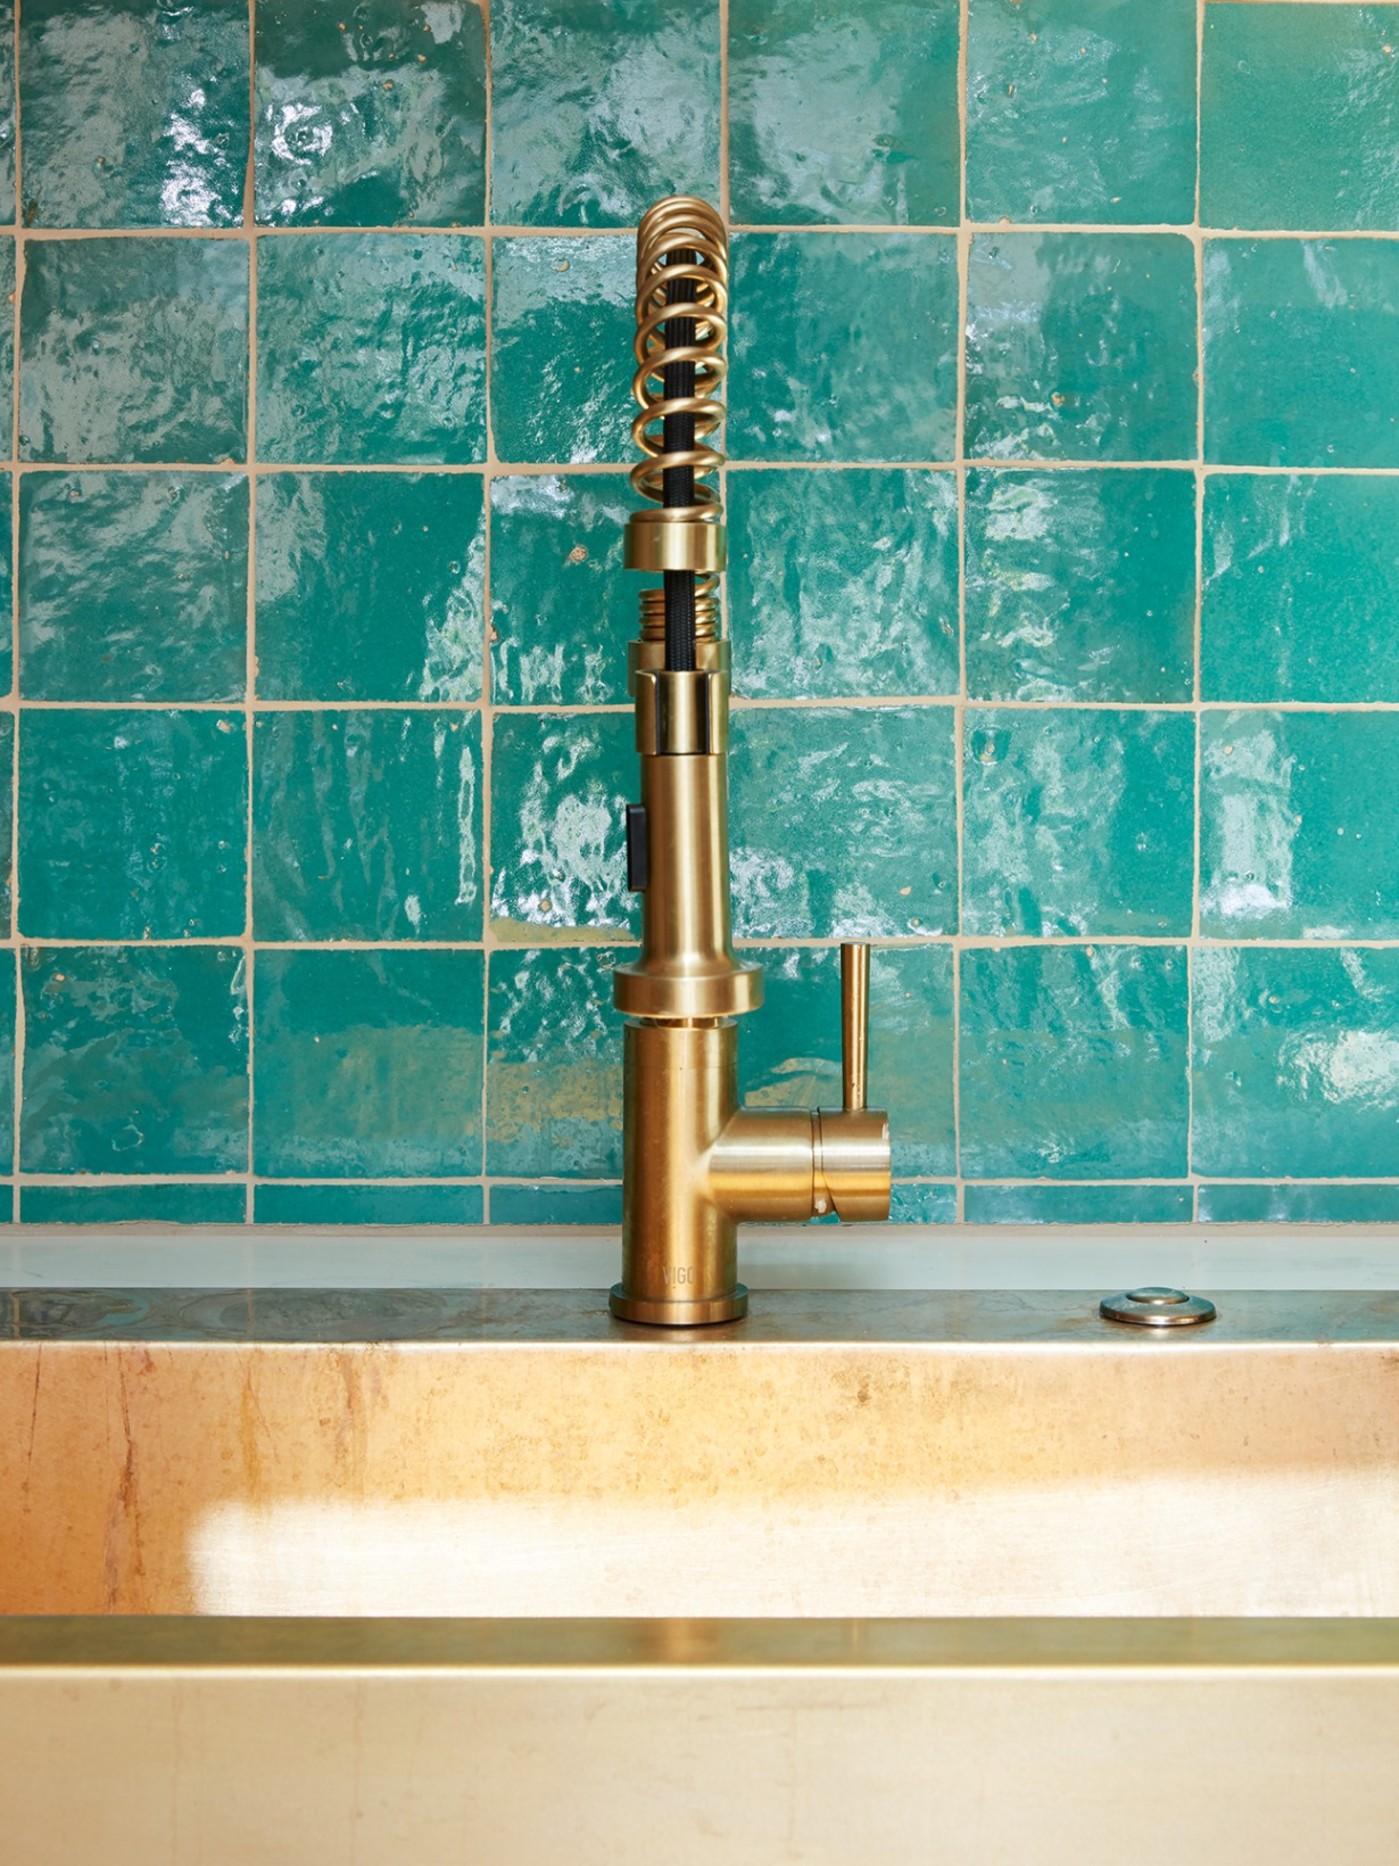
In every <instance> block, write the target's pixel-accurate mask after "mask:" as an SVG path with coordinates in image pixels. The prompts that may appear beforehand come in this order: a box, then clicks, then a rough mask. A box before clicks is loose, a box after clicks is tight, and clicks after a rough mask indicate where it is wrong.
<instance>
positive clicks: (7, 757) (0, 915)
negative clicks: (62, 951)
mask: <svg viewBox="0 0 1399 1866" xmlns="http://www.w3.org/2000/svg"><path fill="white" fill-rule="evenodd" d="M14 768H15V719H14V714H13V713H0V851H3V853H0V938H3V939H9V938H10V935H11V923H12V913H13V907H14V889H13V875H12V873H11V863H10V854H9V851H10V849H11V848H12V847H13V845H14V831H15V786H14ZM3 1170H4V1169H3V1165H0V1171H3Z"/></svg>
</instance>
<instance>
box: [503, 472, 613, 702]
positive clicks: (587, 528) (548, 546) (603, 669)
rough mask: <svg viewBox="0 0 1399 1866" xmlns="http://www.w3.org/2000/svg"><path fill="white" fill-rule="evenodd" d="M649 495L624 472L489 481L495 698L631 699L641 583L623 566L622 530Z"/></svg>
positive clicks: (550, 699) (537, 700)
mask: <svg viewBox="0 0 1399 1866" xmlns="http://www.w3.org/2000/svg"><path fill="white" fill-rule="evenodd" d="M644 503H645V501H644V500H642V499H639V498H638V497H637V495H636V494H635V493H634V492H633V491H632V489H631V486H630V484H629V482H628V480H627V478H626V476H625V475H624V474H621V473H588V474H582V473H576V474H563V473H529V474H519V475H515V476H510V477H507V478H503V479H496V480H493V481H492V482H491V698H492V699H493V700H494V701H495V703H496V705H497V706H606V705H609V704H611V705H615V704H618V703H621V704H625V702H626V698H627V644H628V643H629V642H630V641H631V640H632V639H633V637H634V636H635V635H636V632H637V628H638V617H639V614H640V593H641V589H642V587H643V586H642V583H641V581H640V579H639V578H638V577H637V576H636V575H635V573H634V572H632V571H629V570H623V568H622V536H623V533H624V531H625V529H626V523H627V519H628V517H629V516H630V515H631V513H632V512H634V511H635V510H636V509H637V508H638V507H639V506H641V505H643V504H644Z"/></svg>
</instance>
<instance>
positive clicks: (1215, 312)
mask: <svg viewBox="0 0 1399 1866" xmlns="http://www.w3.org/2000/svg"><path fill="white" fill-rule="evenodd" d="M1396 19H1397V20H1399V15H1396ZM1397 320H1399V243H1396V242H1395V241H1393V240H1222V239H1216V240H1208V241H1206V243H1205V305H1204V333H1205V357H1204V366H1205V457H1206V459H1208V460H1218V461H1223V462H1225V463H1226V464H1228V465H1231V466H1294V467H1309V466H1318V467H1320V466H1326V467H1335V466H1351V467H1395V466H1399V346H1396V344H1395V342H1394V332H1395V328H1396V321H1397Z"/></svg>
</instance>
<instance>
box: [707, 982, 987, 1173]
mask: <svg viewBox="0 0 1399 1866" xmlns="http://www.w3.org/2000/svg"><path fill="white" fill-rule="evenodd" d="M745 957H749V958H753V959H756V960H758V961H760V963H761V964H762V967H763V975H764V1003H763V1009H762V1010H761V1012H759V1013H758V1015H757V1016H755V1017H751V1018H745V1019H744V1021H743V1023H742V1024H741V1026H740V1036H739V1074H740V1085H741V1088H742V1093H743V1098H744V1100H745V1101H746V1102H747V1103H748V1104H749V1105H750V1106H752V1107H755V1108H839V1107H840V1105H841V1103H840V1096H841V1086H840V954H839V952H838V950H837V949H836V948H835V947H833V946H828V947H811V946H795V947H793V946H788V947H757V948H754V949H750V950H749V951H748V952H746V953H745ZM952 1075H953V1071H952V949H951V947H950V946H945V945H927V946H899V947H876V948H875V950H874V952H873V954H872V955H871V963H870V1081H869V1099H870V1104H871V1106H873V1107H876V1108H884V1109H887V1111H888V1114H889V1125H890V1131H891V1134H892V1138H893V1147H894V1171H895V1173H903V1174H928V1175H937V1174H943V1173H952V1172H955V1170H956V1138H955V1135H954V1131H953V1108H952Z"/></svg>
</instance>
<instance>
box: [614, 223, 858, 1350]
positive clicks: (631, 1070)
mask: <svg viewBox="0 0 1399 1866" xmlns="http://www.w3.org/2000/svg"><path fill="white" fill-rule="evenodd" d="M728 259H729V253H728V238H727V235H726V233H725V229H724V224H723V221H722V220H721V219H720V217H719V215H718V214H717V213H716V211H715V210H714V209H713V208H712V207H710V206H709V205H708V204H707V203H706V202H704V201H698V200H694V199H692V198H690V197H688V196H684V195H676V196H672V197H670V198H669V199H667V200H664V201H659V202H657V203H656V205H655V206H654V207H652V208H651V209H649V211H648V212H647V213H646V214H645V215H644V216H643V218H642V222H641V226H640V229H639V231H638V234H637V256H636V280H637V284H636V362H637V368H636V376H635V384H634V387H635V394H636V399H637V401H638V402H639V403H640V405H641V413H640V414H639V415H638V416H637V417H636V420H635V421H634V422H633V425H632V432H633V435H634V436H635V439H636V442H637V445H638V447H639V448H640V449H641V452H642V454H643V456H644V458H643V459H642V461H641V463H640V465H638V466H637V467H635V468H634V469H633V471H632V476H631V477H632V484H633V486H634V487H635V489H636V491H637V492H638V493H639V494H641V495H642V496H643V497H644V498H646V499H647V500H650V501H652V502H653V503H652V504H650V505H649V506H647V507H646V508H645V509H643V510H641V511H639V512H635V513H633V515H632V517H631V519H630V521H629V522H628V525H627V533H626V563H627V565H628V567H629V568H630V569H633V570H643V571H649V572H651V573H652V574H653V575H655V574H659V575H660V577H661V579H662V581H661V583H660V584H659V585H657V586H655V587H653V588H649V589H646V590H644V591H643V592H642V598H641V635H640V639H639V640H637V641H635V642H633V643H632V645H631V651H630V685H631V691H632V693H633V695H634V697H635V700H636V745H637V751H638V753H639V754H640V758H641V802H640V803H639V804H636V805H633V806H631V807H630V808H629V810H628V812H627V863H628V870H629V875H628V879H629V883H630V885H631V887H632V888H633V889H634V890H635V891H637V892H638V893H639V894H640V895H641V922H642V932H641V952H640V955H639V956H638V957H637V958H636V959H635V960H633V961H632V962H631V963H629V964H626V965H619V966H618V967H617V969H616V972H615V974H614V978H613V997H614V1002H615V1003H616V1006H617V1009H618V1010H619V1011H620V1012H621V1013H622V1015H623V1016H624V1018H625V1019H626V1031H625V1039H624V1071H625V1080H624V1113H623V1126H624V1145H623V1168H622V1180H623V1193H622V1201H623V1202H622V1280H621V1282H620V1283H618V1284H616V1285H615V1287H614V1288H613V1290H612V1296H611V1307H612V1313H613V1314H614V1315H617V1316H620V1317H622V1318H623V1319H624V1320H625V1321H629V1322H649V1323H659V1324H668V1325H672V1326H689V1325H693V1324H695V1323H699V1322H727V1321H732V1320H734V1319H735V1318H736V1317H738V1316H741V1315H743V1314H744V1313H745V1312H746V1310H747V1307H748V1291H747V1290H746V1289H745V1288H744V1286H743V1285H742V1284H741V1283H740V1282H739V1281H738V1226H739V1223H740V1222H741V1221H743V1220H748V1221H753V1220H773V1219H787V1220H793V1219H807V1218H811V1217H813V1216H823V1215H824V1214H826V1213H828V1212H834V1213H836V1214H837V1215H838V1216H839V1217H841V1218H846V1219H879V1218H887V1217H888V1216H889V1190H890V1169H889V1121H888V1117H887V1115H885V1114H884V1113H882V1112H880V1111H878V1110H875V1109H870V1108H866V1106H865V1078H866V1059H867V1053H868V1023H869V947H868V946H867V945H846V946H842V948H841V1002H842V1015H841V1034H842V1041H843V1049H844V1068H843V1077H844V1095H843V1101H844V1106H843V1107H841V1108H839V1109H834V1110H826V1109H822V1110H821V1111H820V1112H819V1113H816V1114H812V1113H809V1112H808V1111H806V1110H805V1109H792V1110H790V1111H788V1110H784V1109H770V1108H744V1107H742V1106H741V1105H740V1103H739V1098H738V1025H737V1022H736V1021H735V1020H736V1019H737V1018H739V1017H741V1016H742V1015H743V1013H744V1012H746V1011H753V1010H756V1009H757V1008H758V1006H759V1005H760V1004H761V1003H762V999H763V975H762V969H761V967H759V966H757V965H752V964H746V963H744V962H742V961H740V960H739V959H738V958H736V957H735V955H734V951H733V946H732V941H731V933H730V912H729V838H728V767H729V757H728V745H729V644H728V643H727V642H726V641H721V640H720V637H719V613H718V577H719V572H720V571H721V570H722V569H723V568H724V562H725V540H724V526H723V523H722V506H721V503H720V494H719V490H718V487H717V485H716V483H715V482H714V480H713V478H712V477H711V476H712V475H713V474H714V473H715V471H716V470H717V469H718V468H719V467H720V466H722V465H723V461H724V456H723V454H722V453H720V451H719V450H718V448H717V447H716V446H715V445H714V436H715V433H716V431H717V430H718V428H719V426H720V423H721V422H722V420H723V416H724V408H723V402H722V400H721V393H722V390H723V385H724V376H725V372H726V370H727V367H728V365H727V362H726V359H725V354H724V351H725V342H726V338H727V331H728V276H729V264H728Z"/></svg>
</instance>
